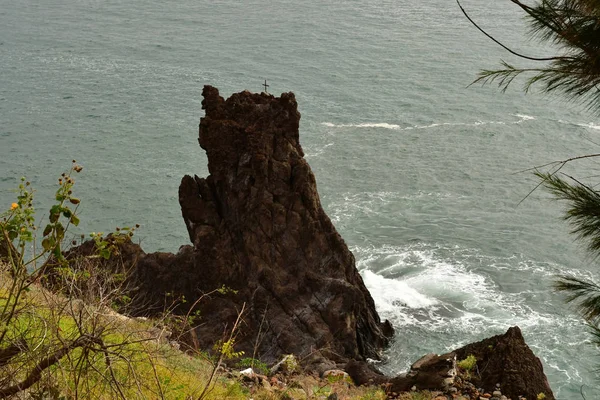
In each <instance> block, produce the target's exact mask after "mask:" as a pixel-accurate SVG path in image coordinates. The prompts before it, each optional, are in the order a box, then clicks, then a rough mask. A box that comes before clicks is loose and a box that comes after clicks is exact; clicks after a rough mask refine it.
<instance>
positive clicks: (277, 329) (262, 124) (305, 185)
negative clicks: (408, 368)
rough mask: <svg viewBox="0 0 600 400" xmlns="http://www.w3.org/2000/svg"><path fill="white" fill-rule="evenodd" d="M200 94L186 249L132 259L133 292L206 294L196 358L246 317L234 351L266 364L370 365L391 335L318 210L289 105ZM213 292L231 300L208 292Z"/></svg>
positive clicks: (284, 99)
mask: <svg viewBox="0 0 600 400" xmlns="http://www.w3.org/2000/svg"><path fill="white" fill-rule="evenodd" d="M202 94H203V96H204V100H203V102H202V107H203V109H204V110H205V111H206V115H205V117H203V118H202V119H201V122H200V135H199V143H200V146H201V147H202V148H203V149H204V150H205V151H206V154H207V156H208V169H209V172H210V175H209V176H208V177H206V178H199V177H197V176H194V177H192V176H185V177H184V178H183V179H182V181H181V185H180V188H179V202H180V205H181V210H182V215H183V219H184V221H185V224H186V226H187V230H188V233H189V236H190V241H191V242H192V244H193V245H192V246H184V247H182V248H181V249H180V252H179V253H178V254H168V253H155V254H148V255H144V256H143V257H141V258H140V259H139V260H138V268H136V274H137V280H138V282H140V284H141V286H142V287H141V289H142V290H141V291H142V292H143V293H144V294H145V295H146V298H147V299H148V298H152V297H153V296H154V297H155V298H157V299H162V298H164V294H165V293H170V294H175V295H177V296H185V298H186V300H187V303H186V304H194V302H195V301H196V300H197V299H199V298H200V297H201V296H203V295H204V297H203V298H202V300H201V301H200V302H199V304H198V309H199V310H200V313H201V319H200V323H199V325H198V326H197V327H196V328H195V330H194V335H193V336H194V341H195V342H196V343H197V344H198V345H199V346H200V347H202V348H210V347H211V346H212V345H213V344H214V343H215V342H216V341H218V340H219V339H220V338H221V337H222V335H223V332H224V331H225V330H226V329H228V328H231V327H232V326H233V323H234V322H235V319H236V318H237V315H238V313H239V312H240V311H241V310H242V309H244V310H245V312H244V314H243V315H242V321H243V323H242V324H241V326H240V329H239V332H238V334H237V336H236V349H237V350H244V351H246V354H250V355H252V354H254V356H255V357H256V358H261V359H262V360H263V361H266V362H271V361H276V360H277V359H279V358H280V356H281V355H283V354H292V353H293V354H296V355H297V356H298V357H299V359H300V360H301V361H302V362H303V363H305V364H313V367H314V366H315V365H317V369H322V370H324V369H332V368H334V367H335V365H334V364H335V363H345V362H346V361H347V360H349V359H357V360H363V359H366V358H367V357H369V358H375V359H376V358H378V357H379V352H380V350H382V349H383V348H384V347H385V346H386V345H387V343H388V340H389V338H390V337H391V336H392V334H393V329H392V327H391V325H390V324H389V322H387V321H385V322H383V323H382V322H381V321H380V318H379V315H378V314H377V311H376V310H375V304H374V302H373V299H372V297H371V295H370V294H369V292H368V290H367V288H366V287H365V285H364V283H363V280H362V278H361V276H360V274H359V273H358V270H357V269H356V266H355V260H354V256H353V255H352V253H351V252H350V251H349V250H348V247H347V246H346V244H345V242H344V241H343V239H342V238H341V237H340V235H339V234H338V233H337V231H336V230H335V228H334V226H333V224H332V223H331V221H330V220H329V218H328V216H327V215H326V214H325V212H324V211H323V208H322V207H321V203H320V200H319V195H318V193H317V184H316V181H315V177H314V175H313V173H312V171H311V169H310V167H309V165H308V163H307V162H306V161H305V160H304V153H303V151H302V147H301V146H300V142H299V133H298V128H299V121H300V114H299V112H298V110H297V103H296V99H295V97H294V94H293V93H284V94H282V95H281V97H274V96H272V95H269V94H266V93H262V94H254V93H250V92H247V91H245V92H241V93H237V94H234V95H232V96H231V97H230V98H229V99H227V100H225V99H223V98H222V97H221V96H220V95H219V92H218V90H217V89H216V88H214V87H211V86H205V87H204V90H203V93H202ZM221 287H226V288H228V289H231V291H229V292H228V293H222V292H221V293H218V292H214V290H215V289H217V288H221ZM207 293H211V294H210V295H206V294H207ZM149 294H150V296H148V295H149ZM320 364H322V365H320Z"/></svg>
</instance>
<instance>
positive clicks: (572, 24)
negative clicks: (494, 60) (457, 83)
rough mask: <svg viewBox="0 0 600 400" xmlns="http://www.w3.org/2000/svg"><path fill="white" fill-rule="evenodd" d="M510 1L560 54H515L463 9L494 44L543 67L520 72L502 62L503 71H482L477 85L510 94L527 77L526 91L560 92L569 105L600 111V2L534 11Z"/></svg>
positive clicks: (549, 4)
mask: <svg viewBox="0 0 600 400" xmlns="http://www.w3.org/2000/svg"><path fill="white" fill-rule="evenodd" d="M510 1H511V2H512V3H514V4H516V5H517V6H519V7H520V8H521V9H522V10H523V11H524V12H525V14H526V17H527V20H528V22H529V26H530V33H531V35H532V36H533V37H534V38H537V39H539V40H541V41H544V42H550V43H553V44H554V45H555V46H556V47H557V48H558V49H559V51H560V52H561V54H560V55H556V56H552V57H544V58H539V57H529V56H526V55H522V54H519V53H517V52H515V51H512V50H511V49H509V48H507V47H506V46H504V45H502V44H501V43H499V42H498V41H497V40H495V39H494V38H492V37H491V36H490V35H488V34H487V33H486V32H485V31H483V30H482V29H481V28H480V27H479V26H478V25H477V24H476V23H475V22H474V21H473V20H472V19H471V18H470V17H469V16H468V15H467V13H466V11H465V10H464V9H463V8H462V6H460V3H459V6H460V7H461V10H462V11H463V13H465V15H466V16H467V18H468V19H469V20H470V21H471V22H472V23H473V24H474V25H475V26H476V27H477V28H478V29H479V30H481V31H482V32H484V33H485V34H486V35H487V36H488V37H490V38H492V40H494V41H495V42H496V43H498V44H500V45H501V46H502V47H504V48H505V49H507V50H508V51H510V52H511V53H512V54H515V55H517V56H519V57H521V58H524V59H527V60H532V61H537V62H543V63H544V65H543V66H541V67H535V68H519V67H516V66H514V65H512V64H509V63H507V62H504V61H502V69H497V70H483V71H481V73H480V74H479V77H478V78H477V80H476V81H475V82H481V83H492V82H495V83H497V84H498V85H499V87H500V88H501V89H502V90H506V89H507V88H508V86H509V85H510V84H511V83H512V82H513V80H514V79H515V78H517V77H518V76H520V75H522V74H529V75H531V76H530V77H529V78H528V80H527V81H526V84H525V91H528V90H529V89H530V88H531V86H532V85H534V84H541V85H542V86H543V89H544V91H546V92H555V91H562V92H563V93H564V94H565V95H566V96H567V97H568V98H569V99H572V100H577V101H583V102H584V103H586V105H587V106H588V107H590V108H591V109H600V90H599V87H598V84H600V0H541V1H539V2H536V3H535V4H534V5H532V6H529V5H527V4H524V3H522V2H521V1H519V0H510ZM457 2H458V0H457Z"/></svg>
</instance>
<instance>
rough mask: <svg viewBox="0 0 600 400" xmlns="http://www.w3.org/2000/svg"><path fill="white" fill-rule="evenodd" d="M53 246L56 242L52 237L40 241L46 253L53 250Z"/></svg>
mask: <svg viewBox="0 0 600 400" xmlns="http://www.w3.org/2000/svg"><path fill="white" fill-rule="evenodd" d="M55 244H56V241H55V240H54V238H53V237H52V236H50V237H47V238H45V239H44V240H42V247H43V248H44V250H46V251H50V250H52V249H53V248H54V245H55Z"/></svg>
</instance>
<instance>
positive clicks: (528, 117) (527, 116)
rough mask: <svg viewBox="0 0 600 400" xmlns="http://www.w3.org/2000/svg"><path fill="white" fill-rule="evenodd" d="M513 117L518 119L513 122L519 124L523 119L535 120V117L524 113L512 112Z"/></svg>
mask: <svg viewBox="0 0 600 400" xmlns="http://www.w3.org/2000/svg"><path fill="white" fill-rule="evenodd" d="M514 116H515V117H519V118H520V120H519V121H517V122H515V124H520V123H522V122H525V121H533V120H535V117H532V116H531V115H525V114H514Z"/></svg>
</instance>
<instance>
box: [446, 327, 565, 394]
mask: <svg viewBox="0 0 600 400" xmlns="http://www.w3.org/2000/svg"><path fill="white" fill-rule="evenodd" d="M454 353H455V354H456V357H457V358H458V359H459V360H461V359H465V358H466V357H468V356H469V355H470V354H472V355H474V356H475V358H477V370H478V373H473V374H472V381H473V383H474V384H475V385H476V386H477V387H482V388H485V389H486V390H489V391H490V392H491V391H493V390H494V388H495V387H496V386H495V385H496V384H500V388H501V389H502V394H504V395H505V396H507V397H509V398H512V399H518V398H519V397H518V396H523V397H525V398H527V399H536V398H537V396H538V394H540V393H543V394H544V395H545V397H544V398H545V399H547V400H553V399H554V394H553V393H552V389H551V388H550V384H549V383H548V379H547V378H546V375H545V374H544V368H543V366H542V362H541V361H540V359H539V358H537V357H536V356H535V354H533V351H531V349H530V348H529V346H527V344H526V343H525V339H524V338H523V335H522V333H521V330H520V329H519V327H517V326H515V327H512V328H509V329H508V331H507V332H506V333H505V334H504V335H497V336H493V337H491V338H488V339H484V340H482V341H480V342H477V343H471V344H468V345H466V346H464V347H461V348H460V349H458V350H455V351H454Z"/></svg>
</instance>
